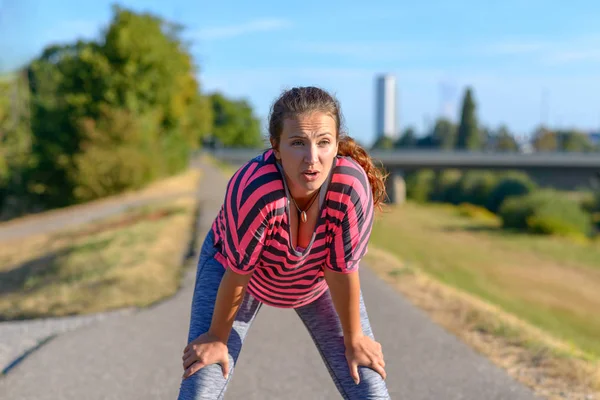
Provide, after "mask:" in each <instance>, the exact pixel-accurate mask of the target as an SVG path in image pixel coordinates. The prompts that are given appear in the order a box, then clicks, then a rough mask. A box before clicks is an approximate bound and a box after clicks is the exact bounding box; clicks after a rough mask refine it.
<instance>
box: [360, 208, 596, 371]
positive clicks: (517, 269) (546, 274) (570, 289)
mask: <svg viewBox="0 0 600 400" xmlns="http://www.w3.org/2000/svg"><path fill="white" fill-rule="evenodd" d="M449 211H450V210H449V209H448V207H447V206H438V205H426V206H424V205H416V204H413V203H407V204H405V205H404V206H401V207H397V208H395V209H394V210H393V212H390V213H388V214H386V216H385V218H380V219H379V220H378V221H377V222H376V224H375V227H374V231H373V236H372V241H373V243H374V244H376V245H377V246H379V247H381V248H382V249H385V250H388V251H390V252H392V253H393V254H395V255H397V256H399V257H401V258H402V259H404V260H407V261H408V262H409V263H411V264H415V265H417V266H418V267H419V268H420V269H422V270H423V271H425V272H427V273H428V274H430V275H432V276H434V277H436V278H437V279H439V280H441V281H442V282H444V283H446V284H449V285H451V286H454V287H456V288H458V289H461V290H465V291H467V292H469V293H472V294H475V295H477V296H479V297H481V298H483V299H485V300H487V301H489V302H491V303H493V304H496V305H498V306H500V307H502V308H503V309H505V310H506V311H509V312H511V313H513V314H515V315H517V316H519V317H521V318H523V319H525V320H527V321H529V322H531V323H532V324H534V325H536V326H539V327H540V328H543V329H544V330H546V331H548V332H549V333H551V334H553V335H554V336H556V337H557V338H559V339H561V340H564V341H568V342H572V343H573V344H574V345H576V346H577V347H579V348H581V349H582V350H583V351H584V352H586V353H588V354H589V355H590V357H592V358H596V359H600V341H599V340H598V337H600V318H593V316H597V315H598V310H600V290H598V288H599V287H600V245H599V244H598V243H596V242H588V243H580V242H576V241H569V240H568V239H561V238H546V237H540V236H532V235H515V234H510V235H509V234H506V233H502V232H501V230H500V229H499V228H498V225H497V223H495V222H490V221H480V220H473V219H472V218H467V217H463V216H460V215H458V214H457V213H452V212H449ZM433 243H435V246H434V247H432V244H433ZM432 249H435V251H432Z"/></svg>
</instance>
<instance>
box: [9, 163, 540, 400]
mask: <svg viewBox="0 0 600 400" xmlns="http://www.w3.org/2000/svg"><path fill="white" fill-rule="evenodd" d="M205 168H207V173H206V174H205V175H204V177H203V187H205V188H210V190H206V191H204V192H203V193H202V197H203V210H204V211H203V216H202V218H201V221H200V224H201V226H200V227H201V229H202V232H205V231H206V229H207V228H208V226H209V224H210V222H211V220H212V218H213V217H214V215H215V212H216V210H217V208H218V206H219V202H220V201H221V200H222V196H223V193H224V190H225V183H226V182H225V180H224V179H223V177H222V176H221V175H220V173H219V172H218V171H216V170H214V169H213V168H212V167H210V166H205ZM194 267H195V266H191V267H190V268H189V269H188V271H187V276H186V279H185V281H184V285H183V288H182V290H180V291H179V292H178V293H177V294H176V295H175V296H174V297H172V298H171V299H168V300H166V301H164V302H162V303H160V304H158V305H155V306H154V307H152V308H150V309H145V310H142V311H140V312H138V313H135V314H134V315H129V316H122V317H117V318H112V319H110V320H106V321H103V322H99V323H97V324H94V325H90V326H86V327H84V328H81V329H79V330H76V331H72V332H68V333H65V334H62V335H60V336H58V337H56V338H54V339H53V340H51V341H49V342H48V343H47V344H45V345H44V346H42V347H41V348H40V349H38V350H37V351H35V352H33V353H32V354H31V355H30V356H29V357H27V358H25V359H24V360H23V361H22V362H21V363H19V364H18V365H16V366H15V367H14V368H13V369H12V370H11V371H10V372H9V374H8V375H7V376H5V377H4V378H1V379H0V399H11V400H28V399H36V400H42V399H65V400H70V399H86V400H95V399H103V400H105V399H106V400H108V399H175V398H176V396H177V392H178V388H179V382H180V377H181V373H182V368H181V350H182V348H183V347H184V346H185V340H186V336H187V329H188V324H189V312H190V302H191V297H192V290H193V284H194V282H193V278H194V273H195V270H194ZM361 277H362V287H363V292H364V297H365V302H366V304H367V308H368V310H369V314H370V318H371V323H372V325H373V329H374V332H375V335H376V336H377V339H378V340H379V341H380V342H381V343H382V345H383V348H384V352H385V356H386V364H387V366H386V370H387V374H388V387H389V390H390V394H391V396H392V398H393V399H410V400H425V399H427V400H430V399H436V400H437V399H443V400H453V399H456V400H458V399H476V400H480V399H485V400H500V399H506V400H525V399H528V400H530V399H534V396H533V394H532V393H531V391H530V390H528V389H526V388H525V387H523V386H522V385H520V384H518V383H516V382H515V381H514V380H512V379H511V378H510V377H508V375H507V374H506V373H505V372H504V371H503V370H501V369H499V368H498V367H495V366H494V365H493V364H491V362H489V361H488V360H487V359H485V358H483V357H481V356H480V355H478V354H477V353H475V352H474V351H473V350H471V349H470V348H469V347H467V346H466V345H465V344H463V343H462V342H460V341H459V340H458V339H456V338H455V337H454V336H453V335H451V334H448V333H447V332H446V331H444V330H443V329H442V328H440V327H439V326H437V325H435V324H434V323H432V322H431V321H430V320H429V319H428V318H427V316H426V315H425V314H424V313H422V312H421V311H419V310H418V309H416V308H415V307H413V306H412V305H411V304H410V303H409V302H408V301H406V300H405V299H404V298H402V297H401V296H400V295H398V294H397V293H396V292H394V291H393V290H392V289H391V288H390V287H388V286H387V285H386V284H385V283H383V282H382V281H380V280H379V279H378V278H377V277H376V276H375V275H374V274H373V273H372V272H371V271H370V270H369V269H368V268H365V267H364V266H363V268H362V269H361ZM226 398H228V399H261V400H265V399H286V400H293V399H337V398H340V396H339V394H338V393H337V391H336V389H335V386H334V385H333V383H332V381H331V379H330V377H329V375H328V373H327V370H326V368H325V366H324V365H323V362H322V361H321V359H320V358H319V355H318V353H317V350H316V348H315V347H314V345H313V343H312V342H311V340H310V337H309V335H308V333H307V332H306V330H305V328H304V326H303V325H302V324H301V322H300V321H299V319H298V318H297V317H296V314H295V313H294V312H293V311H291V310H281V309H276V308H271V307H263V308H262V310H261V312H260V313H259V315H258V317H257V319H256V321H255V323H254V325H253V327H252V329H251V331H250V333H249V336H248V338H247V342H246V344H245V347H244V349H243V351H242V353H241V356H240V359H239V362H238V367H237V369H236V372H235V375H234V377H233V380H232V383H231V386H230V388H229V390H228V391H227V395H226Z"/></svg>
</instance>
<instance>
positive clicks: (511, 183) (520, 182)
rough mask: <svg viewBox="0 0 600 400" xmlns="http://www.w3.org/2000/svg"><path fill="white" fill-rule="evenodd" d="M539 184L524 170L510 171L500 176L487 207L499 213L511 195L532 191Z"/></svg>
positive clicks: (521, 194) (520, 194)
mask: <svg viewBox="0 0 600 400" xmlns="http://www.w3.org/2000/svg"><path fill="white" fill-rule="evenodd" d="M536 188H537V185H536V184H535V183H534V182H533V181H532V180H531V178H529V176H528V175H527V174H525V173H522V172H508V173H506V174H505V175H504V176H503V177H501V178H500V180H499V181H498V183H497V184H496V186H495V187H494V189H493V190H492V191H491V193H490V196H489V199H488V201H487V204H486V207H487V209H488V210H490V211H491V212H493V213H498V210H499V209H500V207H501V205H502V203H503V202H504V201H505V200H506V199H507V198H509V197H511V196H523V195H526V194H529V193H531V192H532V191H533V190H534V189H536Z"/></svg>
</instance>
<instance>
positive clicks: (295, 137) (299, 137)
mask: <svg viewBox="0 0 600 400" xmlns="http://www.w3.org/2000/svg"><path fill="white" fill-rule="evenodd" d="M327 135H330V136H333V135H332V134H331V132H323V133H319V134H318V135H317V137H321V136H327ZM290 139H306V135H300V134H296V135H294V136H290Z"/></svg>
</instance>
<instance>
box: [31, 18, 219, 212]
mask: <svg viewBox="0 0 600 400" xmlns="http://www.w3.org/2000/svg"><path fill="white" fill-rule="evenodd" d="M113 14H114V15H113V18H112V21H111V23H110V25H109V26H108V28H107V29H106V31H105V34H104V37H103V38H102V40H101V41H99V42H94V41H90V42H88V41H78V42H76V43H74V44H67V45H64V46H50V47H48V48H46V49H45V50H44V51H43V52H42V54H41V56H40V57H38V58H37V59H35V60H34V61H33V62H32V63H31V64H30V65H29V67H28V71H29V76H30V89H31V93H32V119H33V121H32V131H33V136H34V139H35V140H34V148H33V153H34V157H33V159H34V160H35V164H34V165H33V167H32V170H31V177H30V179H31V182H32V184H33V185H34V186H35V187H36V193H35V195H36V198H39V199H40V200H41V201H42V202H43V203H44V204H45V205H46V206H47V207H48V208H53V207H59V206H65V205H69V204H73V203H76V202H78V201H83V200H84V199H83V198H81V197H79V196H77V195H76V193H77V192H78V189H77V188H79V187H81V185H84V186H89V185H90V182H89V181H88V178H89V177H88V178H86V174H83V173H82V170H81V168H83V167H82V166H84V165H93V164H94V163H93V162H92V163H91V164H90V163H88V162H86V161H85V160H84V158H85V157H86V155H89V156H90V157H92V155H93V154H95V155H97V154H100V153H98V151H96V150H95V151H94V152H91V151H90V150H89V149H91V148H95V149H98V148H99V147H98V146H97V145H96V144H94V141H101V143H100V144H99V145H100V146H109V144H107V142H105V141H102V134H106V133H107V132H112V133H111V134H113V133H114V134H118V135H122V136H127V135H132V136H135V140H137V141H138V142H137V144H134V143H132V140H130V139H131V138H127V140H116V139H115V140H114V142H115V143H121V145H124V144H123V143H127V146H128V148H130V149H135V151H138V152H139V153H140V154H141V155H142V156H144V157H146V158H147V159H150V160H152V162H153V164H154V166H155V168H154V169H153V173H152V174H146V175H144V177H145V179H147V182H146V183H148V182H149V181H151V180H153V179H157V178H159V177H163V176H168V175H171V174H173V173H176V172H178V171H180V170H182V169H183V168H185V167H186V166H187V163H188V155H189V154H190V150H193V149H194V148H195V147H197V146H198V145H199V143H200V138H201V137H202V136H203V135H205V134H206V133H208V131H209V130H210V128H211V124H212V118H211V115H210V106H209V104H208V102H207V99H206V98H204V97H203V96H202V94H201V91H200V85H199V82H198V81H197V79H196V73H197V71H196V68H195V66H194V65H193V63H192V58H191V55H190V54H189V52H188V51H187V48H186V45H185V43H184V42H183V41H182V40H181V39H180V38H179V32H180V27H178V26H176V25H174V24H171V23H168V22H166V21H164V20H162V19H161V18H159V17H156V16H154V15H151V14H147V13H145V14H136V13H134V12H131V11H128V10H126V9H123V8H120V7H118V6H115V7H113ZM141 39H142V40H141ZM123 120H128V121H129V122H130V123H131V124H132V126H143V128H140V129H141V132H142V133H141V134H139V135H137V134H136V135H133V134H132V133H131V132H128V131H127V130H122V131H118V130H116V127H117V126H124V123H123V122H122V121H123ZM136 120H139V121H137V122H136ZM90 121H97V122H101V123H100V126H101V128H98V129H90V128H89V127H90ZM117 123H118V124H121V125H115V126H113V127H111V126H110V124H117ZM86 127H87V128H86ZM92 132H96V134H92ZM150 142H152V146H149V145H148V143H150ZM109 147H110V146H109ZM150 148H152V149H153V150H152V151H150V150H149V149H150ZM144 152H145V153H144ZM122 154H123V153H122V152H120V151H118V149H116V148H114V151H113V152H110V151H109V152H107V153H105V157H108V156H111V155H114V156H115V157H120V156H121V155H122ZM107 162H108V160H107ZM112 165H119V163H118V162H117V160H114V162H113V163H112ZM140 168H144V167H143V166H141V165H140ZM97 176H99V175H97ZM118 185H119V186H117V187H115V188H113V189H114V190H124V187H123V186H122V185H123V181H120V183H119V184H118ZM113 189H111V188H104V189H103V193H113V192H114V190H113ZM79 192H80V191H79ZM87 193H99V192H90V191H88V192H87ZM89 199H91V198H90V197H89V196H87V195H86V197H85V200H89Z"/></svg>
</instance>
